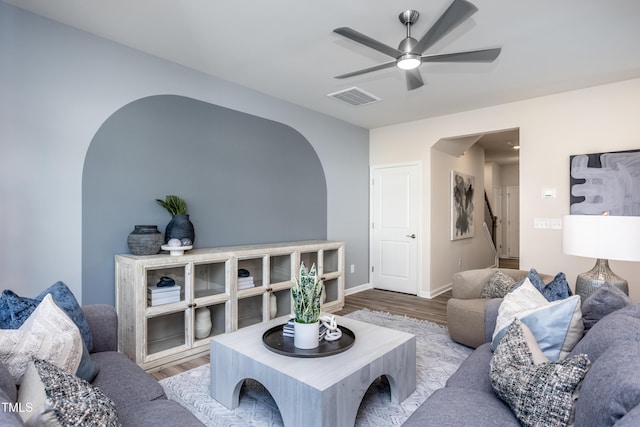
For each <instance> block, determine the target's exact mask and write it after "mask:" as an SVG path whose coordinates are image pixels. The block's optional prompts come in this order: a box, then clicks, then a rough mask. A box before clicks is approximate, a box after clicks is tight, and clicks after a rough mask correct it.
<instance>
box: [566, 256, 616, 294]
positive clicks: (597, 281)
mask: <svg viewBox="0 0 640 427" xmlns="http://www.w3.org/2000/svg"><path fill="white" fill-rule="evenodd" d="M605 283H608V284H610V285H613V286H615V287H616V288H618V289H620V290H621V291H622V292H624V293H625V294H627V295H629V284H628V283H627V281H626V280H624V279H623V278H622V277H620V276H618V275H616V274H615V273H614V272H613V271H611V269H610V268H609V261H608V260H606V259H598V260H597V261H596V265H594V266H593V268H592V269H591V270H589V271H587V272H585V273H580V274H578V278H577V280H576V295H580V299H581V300H582V302H584V300H585V299H587V297H589V295H591V294H592V293H594V292H595V291H597V290H598V289H599V288H600V287H601V286H602V285H604V284H605Z"/></svg>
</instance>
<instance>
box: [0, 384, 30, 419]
mask: <svg viewBox="0 0 640 427" xmlns="http://www.w3.org/2000/svg"><path fill="white" fill-rule="evenodd" d="M0 405H1V406H0V408H1V409H0V426H2V427H22V426H23V423H22V418H20V407H19V406H18V404H17V403H16V401H15V399H11V398H9V396H7V394H6V393H5V392H4V390H2V389H0ZM26 409H28V408H25V410H26Z"/></svg>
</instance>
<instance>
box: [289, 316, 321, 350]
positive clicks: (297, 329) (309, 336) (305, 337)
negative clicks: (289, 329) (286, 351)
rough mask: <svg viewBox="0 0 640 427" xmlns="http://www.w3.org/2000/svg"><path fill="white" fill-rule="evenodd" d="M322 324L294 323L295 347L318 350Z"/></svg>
mask: <svg viewBox="0 0 640 427" xmlns="http://www.w3.org/2000/svg"><path fill="white" fill-rule="evenodd" d="M319 334H320V322H315V323H298V322H293V345H294V346H295V347H297V348H301V349H310V348H316V347H318V344H319V342H320V341H319V339H318V335H319Z"/></svg>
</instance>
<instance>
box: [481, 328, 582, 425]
mask: <svg viewBox="0 0 640 427" xmlns="http://www.w3.org/2000/svg"><path fill="white" fill-rule="evenodd" d="M524 328H526V327H525V326H523V325H522V323H521V322H520V321H519V320H518V319H516V320H514V321H513V323H512V325H511V326H509V329H508V331H507V333H506V334H505V336H504V338H503V339H502V341H501V342H500V345H498V348H497V349H496V351H495V352H494V353H493V357H492V358H491V362H490V367H489V369H490V371H489V375H490V378H491V385H492V386H493V388H494V390H495V391H496V393H497V394H498V396H500V398H501V399H502V400H503V401H504V402H505V403H506V404H507V405H509V407H510V408H511V410H512V411H513V413H514V414H515V416H516V417H517V418H518V420H519V421H520V423H522V425H523V426H541V425H544V426H549V427H553V426H566V425H567V424H568V423H569V421H570V420H571V415H572V412H573V406H574V393H576V390H577V389H578V386H579V384H580V382H581V381H582V379H583V378H584V376H585V374H586V373H587V370H588V369H589V365H590V362H589V358H588V357H587V355H586V354H580V355H577V356H573V357H571V358H568V359H565V360H563V361H561V362H543V363H539V364H536V362H534V359H533V353H534V352H535V351H536V349H535V346H536V343H535V342H532V340H529V341H528V340H527V339H526V338H525V333H524ZM532 347H533V348H532ZM532 350H533V351H532Z"/></svg>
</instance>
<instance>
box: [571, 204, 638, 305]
mask: <svg viewBox="0 0 640 427" xmlns="http://www.w3.org/2000/svg"><path fill="white" fill-rule="evenodd" d="M562 252H563V253H565V254H567V255H576V256H582V257H590V258H596V265H595V266H594V267H593V268H592V269H591V270H589V271H587V272H585V273H580V274H578V278H577V280H576V295H580V298H581V299H582V301H584V300H585V299H586V298H587V297H588V296H589V295H591V294H592V293H593V292H595V291H596V290H598V288H599V287H600V286H602V285H604V284H605V283H609V284H612V285H614V286H616V287H617V288H619V289H621V290H622V291H623V292H624V293H626V294H627V295H629V284H628V283H627V281H626V280H625V279H623V278H621V277H619V276H618V275H616V274H615V273H614V272H613V271H611V269H610V268H609V260H610V259H612V260H618V261H640V217H637V216H610V215H607V214H604V215H565V216H564V218H563V224H562Z"/></svg>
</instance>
